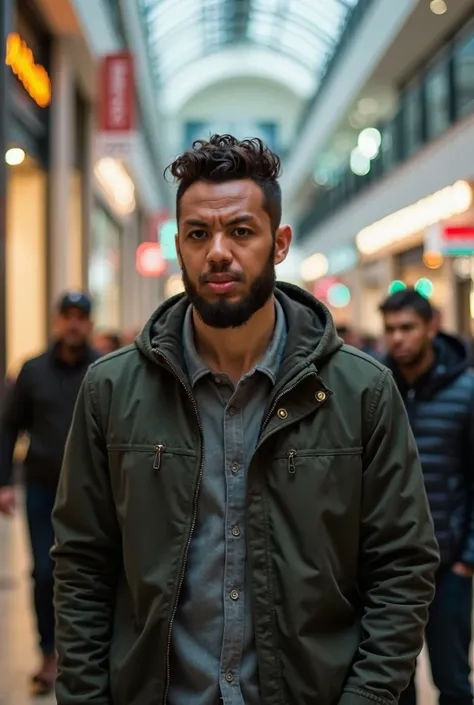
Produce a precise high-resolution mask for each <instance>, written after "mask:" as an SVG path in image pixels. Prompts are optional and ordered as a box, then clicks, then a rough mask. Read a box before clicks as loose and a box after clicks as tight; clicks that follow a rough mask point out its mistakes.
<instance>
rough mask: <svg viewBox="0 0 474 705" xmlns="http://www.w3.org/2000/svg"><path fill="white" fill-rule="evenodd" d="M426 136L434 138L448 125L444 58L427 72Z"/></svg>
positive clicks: (447, 86) (447, 87) (447, 75)
mask: <svg viewBox="0 0 474 705" xmlns="http://www.w3.org/2000/svg"><path fill="white" fill-rule="evenodd" d="M425 96H426V131H427V138H428V139H434V138H435V137H439V135H441V134H443V132H445V131H446V130H447V129H448V127H449V125H450V122H451V120H450V89H449V65H448V62H447V60H446V59H442V60H441V61H438V62H437V63H436V64H435V65H434V66H433V67H432V68H431V69H430V70H429V71H428V73H427V76H426V86H425Z"/></svg>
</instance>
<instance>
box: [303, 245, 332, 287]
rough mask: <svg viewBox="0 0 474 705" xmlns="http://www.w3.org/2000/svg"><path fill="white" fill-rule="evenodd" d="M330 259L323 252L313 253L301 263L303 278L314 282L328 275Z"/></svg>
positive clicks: (305, 280)
mask: <svg viewBox="0 0 474 705" xmlns="http://www.w3.org/2000/svg"><path fill="white" fill-rule="evenodd" d="M328 267H329V264H328V260H327V257H326V256H325V255H323V254H322V253H321V252H317V253H316V254H315V255H311V257H308V258H307V259H305V261H304V262H303V263H302V264H301V271H300V275H301V279H302V280H303V281H304V282H313V281H316V279H320V278H321V277H324V276H326V274H327V273H328Z"/></svg>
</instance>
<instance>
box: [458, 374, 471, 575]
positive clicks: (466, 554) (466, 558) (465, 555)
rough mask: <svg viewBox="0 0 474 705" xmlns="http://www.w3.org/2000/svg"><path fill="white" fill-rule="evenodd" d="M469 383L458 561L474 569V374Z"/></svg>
mask: <svg viewBox="0 0 474 705" xmlns="http://www.w3.org/2000/svg"><path fill="white" fill-rule="evenodd" d="M469 381H470V382H471V400H470V404H469V414H468V423H467V426H466V435H465V442H466V445H465V448H466V462H465V463H464V467H465V472H466V491H467V493H468V497H467V506H468V510H469V520H468V525H467V534H466V540H465V543H464V546H463V550H462V553H461V558H460V560H461V562H462V563H465V564H466V565H469V566H471V567H472V568H474V374H473V373H472V372H469Z"/></svg>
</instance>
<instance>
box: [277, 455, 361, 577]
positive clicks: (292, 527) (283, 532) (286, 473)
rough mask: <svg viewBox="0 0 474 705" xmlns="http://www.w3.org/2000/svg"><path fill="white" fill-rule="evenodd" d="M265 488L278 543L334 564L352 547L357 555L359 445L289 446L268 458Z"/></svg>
mask: <svg viewBox="0 0 474 705" xmlns="http://www.w3.org/2000/svg"><path fill="white" fill-rule="evenodd" d="M266 488H267V493H268V500H269V501H268V503H267V507H268V510H269V513H270V520H271V524H272V529H273V536H274V539H275V542H276V546H279V547H281V546H293V547H294V546H295V545H296V546H297V547H298V548H297V550H299V551H300V552H301V554H302V555H303V556H304V561H305V562H307V563H309V564H313V565H319V566H321V565H323V564H324V563H325V562H326V561H327V560H330V561H331V563H334V565H333V568H334V569H335V566H336V565H337V564H339V562H340V561H342V558H343V557H347V556H348V555H349V554H350V553H351V552H352V554H353V557H354V560H356V556H357V553H358V541H359V521H360V506H361V497H362V448H347V449H346V448H343V449H340V450H339V449H338V450H333V449H329V450H327V451H326V450H313V449H308V450H306V449H305V450H303V449H298V448H288V450H287V451H286V453H285V454H281V455H278V456H277V457H274V458H273V459H272V462H271V466H270V468H269V470H268V471H267V473H266ZM288 560H289V561H291V556H290V555H288ZM349 562H352V561H349ZM336 572H337V571H336Z"/></svg>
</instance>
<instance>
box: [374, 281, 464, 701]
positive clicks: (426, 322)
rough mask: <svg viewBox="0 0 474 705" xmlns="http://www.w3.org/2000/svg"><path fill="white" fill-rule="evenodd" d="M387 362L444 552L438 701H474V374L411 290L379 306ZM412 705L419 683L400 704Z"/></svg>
mask: <svg viewBox="0 0 474 705" xmlns="http://www.w3.org/2000/svg"><path fill="white" fill-rule="evenodd" d="M381 311H382V314H383V317H384V323H385V335H386V342H387V350H388V353H389V359H388V361H387V362H388V364H389V366H390V367H391V368H392V370H393V373H394V375H395V380H396V382H397V384H398V388H399V390H400V392H401V394H402V397H403V400H404V402H405V405H406V408H407V411H408V416H409V419H410V423H411V427H412V429H413V432H414V434H415V439H416V442H417V445H418V450H419V453H420V458H421V465H422V468H423V474H424V479H425V486H426V490H427V493H428V499H429V503H430V505H431V513H432V516H433V519H434V525H435V531H436V536H437V539H438V543H439V547H440V552H441V566H440V569H439V571H438V575H437V581H436V583H437V590H436V597H435V599H434V601H433V604H432V605H431V609H430V616H429V622H428V626H427V629H426V641H427V646H428V651H429V656H430V661H431V670H432V674H433V680H434V682H435V685H436V687H437V688H438V690H439V691H440V703H441V705H444V703H449V705H451V703H456V705H468V703H469V704H471V703H472V691H471V685H470V666H469V647H470V642H471V612H472V575H473V572H474V502H473V500H474V484H473V483H474V375H473V374H472V373H471V372H469V371H468V356H467V352H466V350H465V348H464V346H463V344H462V343H461V342H460V341H458V340H457V339H455V338H452V337H450V336H449V335H446V334H445V333H438V321H437V317H436V316H435V315H434V312H433V308H432V306H431V304H430V302H429V301H428V300H427V299H426V298H424V297H423V296H421V295H420V294H418V293H417V292H416V291H414V290H413V289H406V290H404V291H400V292H397V293H396V294H393V295H392V296H390V297H389V298H388V299H387V300H386V301H385V302H384V303H383V304H382V306H381ZM400 702H401V703H402V704H403V705H414V703H415V702H416V692H415V685H414V681H412V682H411V684H410V687H409V688H408V689H407V690H406V691H405V693H404V694H403V696H402V699H401V701H400Z"/></svg>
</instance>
